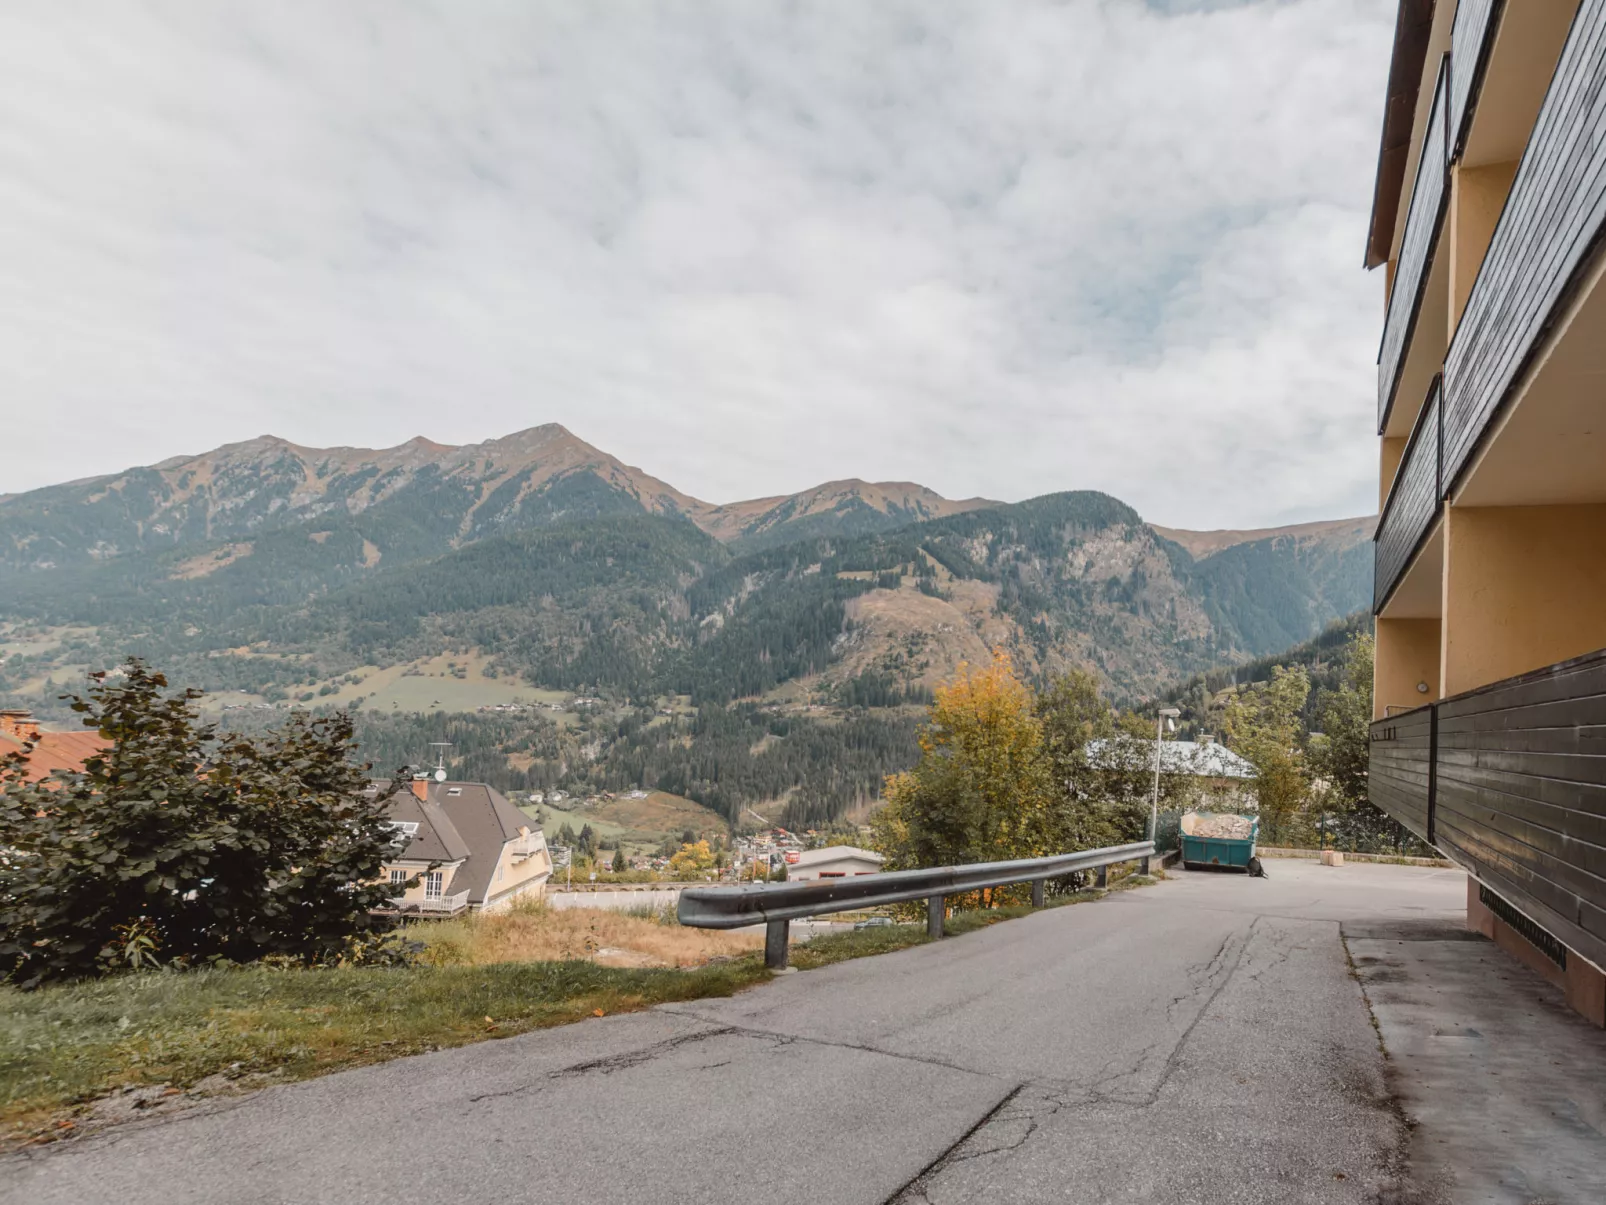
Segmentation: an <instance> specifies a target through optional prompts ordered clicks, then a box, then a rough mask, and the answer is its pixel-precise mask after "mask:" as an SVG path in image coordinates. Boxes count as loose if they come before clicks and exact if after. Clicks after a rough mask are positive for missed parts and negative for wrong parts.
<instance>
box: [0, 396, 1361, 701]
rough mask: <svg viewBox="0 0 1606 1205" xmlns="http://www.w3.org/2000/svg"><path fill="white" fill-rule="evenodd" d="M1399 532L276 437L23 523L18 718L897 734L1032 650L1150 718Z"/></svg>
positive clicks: (10, 596) (12, 558)
mask: <svg viewBox="0 0 1606 1205" xmlns="http://www.w3.org/2000/svg"><path fill="white" fill-rule="evenodd" d="M1372 524H1373V520H1371V519H1367V518H1357V519H1347V520H1337V521H1332V522H1327V523H1317V524H1305V525H1301V526H1297V527H1287V528H1277V529H1270V530H1263V531H1234V532H1191V531H1183V530H1177V529H1171V528H1159V527H1153V526H1150V525H1148V524H1146V523H1145V522H1144V521H1143V520H1142V519H1141V517H1140V516H1139V515H1138V514H1137V513H1136V512H1135V511H1133V510H1132V509H1131V508H1130V507H1128V506H1126V505H1125V504H1124V503H1122V502H1120V501H1118V500H1117V499H1114V498H1111V497H1109V496H1108V495H1104V494H1098V493H1092V492H1085V491H1083V492H1070V493H1063V494H1051V495H1047V496H1044V497H1041V498H1035V499H1030V500H1028V501H1025V502H1020V503H1013V504H1003V503H998V502H992V501H988V500H986V499H980V498H971V499H965V500H958V501H956V500H950V499H946V498H943V497H942V496H940V495H938V494H936V493H935V492H933V491H932V490H929V489H926V488H925V487H923V486H920V485H916V484H912V483H904V482H898V483H869V482H864V481H857V480H845V481H836V482H830V483H827V484H824V485H820V486H817V487H815V488H814V489H811V490H806V491H803V492H801V493H797V494H791V495H784V496H776V497H767V498H760V499H754V500H752V501H746V502H736V503H727V504H723V505H715V504H711V503H706V502H702V501H700V500H698V499H696V498H694V497H692V496H690V495H688V494H686V493H683V492H682V491H680V490H678V489H676V488H675V487H673V486H671V485H669V484H668V483H666V482H664V481H662V480H660V479H658V478H656V477H653V476H651V475H650V474H648V473H646V472H644V471H642V470H641V469H638V468H634V467H632V466H629V465H626V464H623V463H622V462H621V461H619V460H618V459H616V458H615V457H613V456H610V455H608V454H607V453H605V452H603V451H601V450H599V449H597V448H595V447H592V446H591V445H589V444H587V443H585V442H584V441H582V440H580V439H579V438H577V437H576V436H574V435H573V434H571V433H570V432H569V431H567V430H565V429H564V428H562V427H560V426H557V425H554V424H548V425H546V426H540V427H534V428H531V429H529V430H527V431H522V432H518V433H516V434H513V435H509V436H507V437H505V438H502V439H497V440H491V441H488V442H485V443H480V444H471V445H466V446H462V447H451V446H446V445H441V444H436V443H432V442H430V441H428V440H425V439H422V438H420V439H414V440H411V441H409V442H407V443H405V444H402V445H400V446H398V447H395V448H388V449H383V450H377V451H376V450H368V449H358V448H328V449H316V448H306V447H300V446H298V445H295V444H292V443H289V442H287V441H285V440H282V439H277V438H274V437H269V436H264V437H262V438H259V439H255V440H251V441H248V442H245V443H238V444H230V445H226V446H224V447H221V448H218V449H215V450H214V451H211V452H207V453H203V454H201V455H198V456H186V457H175V458H173V459H170V460H166V461H163V462H161V463H160V464H155V465H151V466H148V467H142V468H134V469H130V470H128V471H126V472H123V473H118V474H113V475H110V476H105V477H98V478H92V479H87V480H83V481H76V482H69V483H66V484H62V485H57V486H51V487H47V488H44V489H38V490H33V491H30V492H27V493H21V494H16V495H12V496H9V497H5V498H0V653H4V654H5V655H6V659H5V660H4V662H3V664H0V695H5V696H9V697H17V698H23V697H27V696H30V695H41V694H44V693H48V691H49V690H50V689H51V688H53V686H54V684H55V683H57V682H59V681H63V680H65V678H66V676H67V675H68V674H70V673H71V672H76V671H78V670H81V669H83V668H85V667H94V666H97V665H104V664H109V663H112V662H115V661H116V660H118V659H120V657H121V656H123V655H126V654H127V653H135V652H137V653H142V654H145V655H147V656H150V657H151V658H153V659H154V660H156V661H158V662H159V663H161V664H163V665H165V666H168V667H169V668H170V669H171V670H173V671H174V673H175V677H182V680H184V681H187V682H194V683H195V684H196V685H200V686H203V687H206V688H208V689H212V690H223V691H233V692H237V693H238V695H239V696H241V697H245V698H260V699H267V700H273V699H283V698H286V697H297V698H313V697H329V696H330V695H331V694H332V695H335V696H338V698H339V699H348V698H350V697H352V691H351V690H348V689H347V688H348V687H351V688H354V687H355V686H356V684H357V683H359V682H361V681H362V680H363V679H364V678H365V676H371V675H372V674H373V673H374V672H376V671H377V670H381V669H385V668H387V667H393V666H401V665H408V666H416V665H421V664H423V663H424V662H426V661H428V660H429V659H430V658H438V657H444V656H454V657H461V658H462V662H461V663H462V664H465V665H466V664H469V663H470V661H471V659H472V664H473V665H474V667H475V668H474V673H475V674H476V675H481V674H483V675H485V676H487V677H490V678H493V679H495V680H497V681H501V682H503V683H507V682H522V683H526V684H528V685H529V686H530V687H532V688H550V689H554V690H565V691H596V692H603V693H608V694H612V695H614V696H617V697H621V698H632V699H644V698H650V697H653V696H658V695H672V696H689V697H690V699H691V700H692V702H693V704H694V705H695V704H696V703H699V702H713V703H720V704H723V703H726V702H729V701H732V700H737V699H764V698H772V699H779V698H783V697H784V698H786V699H789V700H793V701H802V700H805V699H807V700H812V701H813V702H814V703H816V704H830V705H855V704H857V705H864V704H866V703H869V704H870V705H875V704H877V703H883V704H884V703H889V702H891V703H896V702H898V701H900V700H907V699H911V698H915V697H918V696H919V694H920V692H921V691H924V690H928V689H929V688H930V686H932V685H934V684H936V683H938V682H940V681H941V680H943V679H944V678H946V677H947V676H950V675H951V674H952V673H953V672H954V669H955V667H956V666H957V665H958V664H959V663H960V662H961V661H970V662H975V661H977V660H979V659H981V658H984V657H986V656H988V655H989V652H990V650H991V649H993V648H997V647H1003V648H1005V649H1007V650H1009V651H1010V652H1011V654H1012V655H1013V656H1014V657H1015V659H1016V661H1017V663H1018V664H1019V665H1020V666H1021V667H1022V669H1023V671H1024V672H1026V673H1028V674H1032V675H1039V676H1040V675H1046V674H1049V673H1052V672H1054V671H1056V670H1059V669H1063V668H1065V667H1067V666H1070V665H1089V666H1092V667H1094V668H1096V669H1097V670H1098V672H1099V673H1100V674H1101V675H1102V676H1103V678H1104V679H1105V681H1106V682H1107V684H1108V685H1109V687H1110V689H1111V690H1112V692H1113V693H1115V694H1117V695H1118V696H1121V695H1124V696H1127V697H1137V696H1141V695H1148V694H1152V693H1154V692H1156V691H1158V690H1160V689H1162V688H1163V687H1165V686H1167V685H1168V684H1171V683H1174V682H1177V681H1179V680H1181V679H1182V678H1185V677H1186V676H1187V675H1189V674H1193V673H1197V672H1200V671H1202V670H1204V669H1207V668H1209V667H1210V666H1212V665H1218V664H1222V663H1226V662H1230V661H1233V660H1236V659H1241V658H1244V657H1255V656H1262V655H1266V654H1269V653H1274V652H1276V651H1278V650H1280V649H1282V648H1285V647H1287V646H1289V645H1292V644H1295V643H1297V642H1299V641H1302V640H1305V639H1308V638H1309V637H1311V636H1313V635H1314V634H1315V633H1317V632H1318V631H1320V630H1321V629H1322V628H1323V626H1325V625H1326V624H1328V623H1329V622H1331V621H1332V620H1334V619H1337V618H1339V617H1342V616H1344V615H1346V614H1348V613H1350V612H1353V611H1355V610H1357V609H1359V608H1361V607H1363V606H1364V605H1365V604H1366V603H1367V601H1369V598H1370V590H1371V555H1370V548H1369V543H1368V542H1369V537H1370V535H1371V529H1372ZM458 664H459V663H458V662H456V661H454V662H453V665H454V672H457V671H456V668H455V667H456V666H457V665H458ZM420 672H422V671H420Z"/></svg>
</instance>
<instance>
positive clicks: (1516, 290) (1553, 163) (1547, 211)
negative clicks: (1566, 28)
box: [1444, 0, 1606, 484]
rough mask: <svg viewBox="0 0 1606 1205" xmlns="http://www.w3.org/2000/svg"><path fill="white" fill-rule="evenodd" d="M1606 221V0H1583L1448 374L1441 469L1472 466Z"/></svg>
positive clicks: (1448, 475) (1448, 474)
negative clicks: (1499, 410) (1605, 220)
mask: <svg viewBox="0 0 1606 1205" xmlns="http://www.w3.org/2000/svg"><path fill="white" fill-rule="evenodd" d="M1603 218H1606V0H1583V3H1582V4H1581V5H1580V7H1579V9H1578V13H1577V15H1576V16H1575V17H1574V18H1573V27H1572V32H1571V33H1570V34H1569V35H1568V38H1567V45H1566V46H1565V47H1564V48H1563V50H1562V53H1561V59H1560V61H1559V62H1558V64H1557V66H1556V74H1555V76H1554V78H1552V80H1551V82H1550V91H1549V92H1548V93H1547V94H1546V96H1545V103H1544V105H1543V106H1542V107H1541V108H1540V110H1539V118H1538V121H1537V122H1536V123H1535V125H1534V131H1533V135H1532V137H1531V138H1530V139H1529V142H1528V149H1527V151H1526V152H1525V153H1524V154H1523V158H1522V164H1521V166H1520V167H1519V168H1518V169H1517V178H1516V181H1515V183H1514V184H1513V185H1512V188H1511V195H1510V197H1508V198H1507V200H1506V207H1505V210H1504V212H1503V213H1502V214H1501V215H1500V222H1499V224H1498V225H1497V226H1496V228H1495V233H1494V239H1493V241H1492V242H1491V243H1490V244H1489V252H1488V254H1487V255H1486V256H1485V257H1484V262H1483V267H1482V268H1481V269H1480V271H1479V273H1478V279H1477V283H1476V284H1475V285H1474V286H1473V289H1472V296H1471V297H1470V298H1469V299H1468V302H1467V308H1466V312H1465V314H1463V316H1462V318H1461V323H1460V326H1459V327H1457V329H1456V334H1455V340H1454V342H1453V343H1452V344H1451V346H1450V353H1449V356H1448V357H1447V359H1446V360H1445V367H1444V408H1445V410H1444V470H1445V482H1446V483H1447V484H1450V483H1453V482H1454V480H1455V479H1456V477H1457V476H1458V475H1459V474H1460V473H1461V471H1462V470H1463V469H1464V468H1465V467H1466V465H1467V463H1468V461H1470V460H1471V458H1472V455H1473V453H1474V452H1475V451H1476V450H1477V447H1478V443H1479V441H1480V440H1481V439H1482V437H1483V433H1484V431H1485V430H1487V428H1488V426H1489V423H1490V421H1491V419H1493V417H1494V415H1495V413H1496V412H1497V411H1498V409H1499V408H1500V405H1501V403H1502V402H1503V401H1504V400H1505V399H1506V397H1507V395H1508V394H1509V393H1510V391H1511V389H1512V386H1513V385H1514V384H1515V383H1516V381H1517V379H1518V376H1519V375H1520V373H1521V372H1522V370H1523V368H1524V366H1525V365H1526V364H1527V362H1528V360H1529V358H1530V356H1531V355H1532V353H1533V351H1534V350H1535V347H1536V345H1537V344H1538V342H1539V340H1540V339H1541V337H1542V335H1543V334H1544V331H1545V329H1546V327H1547V326H1548V325H1549V324H1550V322H1551V321H1552V320H1553V319H1554V317H1555V315H1556V312H1557V310H1558V309H1559V307H1560V305H1561V304H1562V303H1563V302H1564V301H1565V299H1566V298H1567V296H1568V294H1569V291H1570V286H1572V285H1573V284H1574V282H1575V281H1576V279H1577V277H1578V276H1579V274H1581V273H1582V271H1583V270H1584V269H1585V268H1586V266H1587V263H1588V262H1589V260H1590V259H1591V258H1592V253H1593V251H1594V248H1595V240H1596V236H1597V235H1598V234H1599V232H1600V230H1601V223H1602V219H1603Z"/></svg>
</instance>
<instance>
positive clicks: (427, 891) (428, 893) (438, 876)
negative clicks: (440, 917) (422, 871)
mask: <svg viewBox="0 0 1606 1205" xmlns="http://www.w3.org/2000/svg"><path fill="white" fill-rule="evenodd" d="M445 879H446V876H445V875H443V874H442V873H441V872H440V871H438V870H432V871H430V872H429V873H428V874H427V875H425V876H424V898H425V899H426V900H438V899H440V898H441V884H442V883H443V882H444V881H445Z"/></svg>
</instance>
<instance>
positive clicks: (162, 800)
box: [0, 659, 397, 987]
mask: <svg viewBox="0 0 1606 1205" xmlns="http://www.w3.org/2000/svg"><path fill="white" fill-rule="evenodd" d="M91 677H92V679H93V685H92V686H91V687H90V690H89V697H88V698H87V699H84V698H78V697H74V698H73V700H72V708H73V710H74V711H77V712H79V713H81V714H82V715H84V716H85V717H86V718H85V725H86V726H87V727H92V728H95V729H96V730H98V732H99V733H100V735H101V737H102V738H103V739H104V740H105V741H106V742H107V746H106V748H105V750H104V751H103V752H101V753H99V754H96V755H95V756H93V757H91V758H89V759H88V760H87V761H86V763H85V766H84V769H83V770H82V771H81V772H76V773H66V772H58V773H56V774H54V775H52V776H51V777H50V778H48V779H46V780H44V781H42V782H29V781H28V780H27V774H26V760H25V755H12V756H10V757H8V758H6V759H4V761H3V762H0V849H4V850H6V851H7V852H6V854H5V856H4V858H3V859H0V977H3V978H6V979H9V980H11V981H12V982H14V983H16V984H18V985H19V986H21V987H35V986H38V985H39V984H41V983H44V982H47V981H51V980H61V979H76V978H83V977H87V976H93V975H98V974H104V973H106V972H109V971H112V970H118V969H127V968H136V969H137V968H139V967H143V966H149V965H152V964H155V963H161V964H166V965H170V966H179V967H185V966H193V965H197V964H200V963H208V962H235V963H245V962H254V961H256V960H258V959H261V958H264V957H267V956H274V957H276V958H277V959H279V960H281V961H287V962H293V963H295V964H298V965H312V964H317V963H322V962H350V961H357V962H363V963H367V962H371V961H374V960H379V961H394V960H395V958H396V956H397V950H396V948H395V947H386V946H384V945H375V944H374V938H375V937H376V936H377V935H379V934H382V933H384V932H385V931H386V930H387V929H388V928H389V927H390V923H391V922H390V921H388V920H387V919H384V918H381V917H377V916H375V915H374V914H373V912H372V910H373V909H375V908H379V907H382V906H384V905H385V904H386V902H387V901H388V900H389V899H390V898H391V897H392V896H394V895H395V894H396V887H395V885H393V884H391V883H388V882H381V881H380V871H381V868H382V865H383V863H384V862H385V860H386V859H387V857H388V856H389V855H391V854H393V853H394V850H395V842H396V835H395V832H394V830H393V829H392V828H391V827H390V825H389V823H388V821H387V819H386V815H385V801H386V800H387V799H388V798H389V796H390V794H391V792H390V791H381V792H378V793H377V794H376V793H374V792H371V791H368V790H366V788H367V787H368V781H367V774H366V771H367V768H368V767H366V766H359V765H357V764H356V763H354V762H353V761H352V760H351V758H350V756H349V755H350V753H351V748H352V745H351V737H352V730H351V721H350V719H349V718H348V717H347V716H345V715H344V714H338V713H337V714H336V715H334V716H331V717H325V718H319V719H314V718H312V717H309V716H307V715H305V714H303V713H296V714H293V715H291V717H290V718H289V720H288V721H287V722H286V724H285V725H284V726H283V727H282V728H280V729H278V730H277V731H272V732H265V733H258V734H255V735H245V734H240V733H222V732H220V731H219V730H218V729H217V728H216V726H214V725H210V724H202V723H200V722H199V718H198V716H197V713H196V711H195V709H194V707H193V706H191V704H192V702H193V700H195V699H196V698H198V697H200V693H201V692H199V691H196V690H184V691H181V692H179V693H178V694H177V695H171V696H170V695H169V694H167V693H166V692H167V679H166V678H164V677H163V676H162V675H161V674H159V673H156V672H154V671H153V670H151V669H150V668H149V667H148V666H147V665H146V664H145V663H144V662H143V661H140V660H138V659H131V660H130V661H128V662H127V663H126V665H125V666H124V669H123V672H122V675H121V676H120V677H118V678H111V677H108V675H105V674H96V675H92V676H91Z"/></svg>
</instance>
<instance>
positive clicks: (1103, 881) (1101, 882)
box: [1093, 866, 1110, 891]
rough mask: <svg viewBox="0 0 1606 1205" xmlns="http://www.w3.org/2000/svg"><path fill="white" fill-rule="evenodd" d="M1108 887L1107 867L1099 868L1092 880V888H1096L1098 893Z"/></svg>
mask: <svg viewBox="0 0 1606 1205" xmlns="http://www.w3.org/2000/svg"><path fill="white" fill-rule="evenodd" d="M1109 885H1110V868H1109V867H1108V866H1100V867H1099V872H1098V874H1097V876H1095V877H1094V879H1093V886H1095V887H1097V888H1098V889H1099V890H1100V891H1103V890H1104V889H1105V888H1106V887H1108V886H1109Z"/></svg>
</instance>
